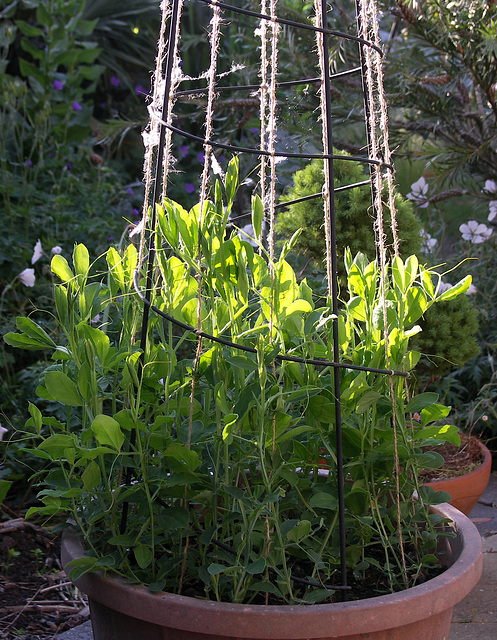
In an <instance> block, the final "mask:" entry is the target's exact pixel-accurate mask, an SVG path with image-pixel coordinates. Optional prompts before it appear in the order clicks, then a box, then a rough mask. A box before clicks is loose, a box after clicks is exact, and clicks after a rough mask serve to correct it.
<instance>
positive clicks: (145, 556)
mask: <svg viewBox="0 0 497 640" xmlns="http://www.w3.org/2000/svg"><path fill="white" fill-rule="evenodd" d="M133 553H134V554H135V558H136V562H137V563H138V566H139V567H140V569H146V568H147V567H148V566H149V565H150V563H151V562H152V559H153V557H154V554H153V553H152V549H150V547H147V546H146V545H144V544H141V543H140V544H138V545H137V546H136V547H135V548H134V549H133Z"/></svg>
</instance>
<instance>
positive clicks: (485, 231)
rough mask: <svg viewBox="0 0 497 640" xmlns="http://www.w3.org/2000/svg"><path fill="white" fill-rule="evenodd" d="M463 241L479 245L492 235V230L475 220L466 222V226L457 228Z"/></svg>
mask: <svg viewBox="0 0 497 640" xmlns="http://www.w3.org/2000/svg"><path fill="white" fill-rule="evenodd" d="M459 231H460V232H461V234H462V237H463V240H469V241H470V242H472V243H473V244H481V243H482V242H485V240H486V239H487V238H489V237H490V236H491V235H492V229H490V228H489V227H487V226H486V225H485V224H481V223H479V222H477V221H476V220H468V223H467V224H462V225H461V226H460V227H459Z"/></svg>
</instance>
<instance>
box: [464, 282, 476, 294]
mask: <svg viewBox="0 0 497 640" xmlns="http://www.w3.org/2000/svg"><path fill="white" fill-rule="evenodd" d="M477 291H478V289H477V288H476V287H475V285H474V284H470V285H469V288H468V290H467V291H466V295H467V296H472V295H474V294H475V293H476V292H477Z"/></svg>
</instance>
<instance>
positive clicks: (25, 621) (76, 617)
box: [0, 518, 89, 640]
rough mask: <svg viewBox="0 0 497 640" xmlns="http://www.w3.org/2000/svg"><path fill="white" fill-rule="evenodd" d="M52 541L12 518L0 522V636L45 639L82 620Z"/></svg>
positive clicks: (84, 612)
mask: <svg viewBox="0 0 497 640" xmlns="http://www.w3.org/2000/svg"><path fill="white" fill-rule="evenodd" d="M59 554H60V545H59V542H58V539H57V538H55V537H54V536H53V535H52V534H50V533H49V532H48V531H46V530H44V529H43V528H41V527H38V526H36V525H33V524H31V523H28V522H26V521H25V520H24V519H23V518H14V519H11V520H7V521H4V522H0V638H1V639H2V640H14V638H15V639H16V640H49V639H50V640H51V639H52V638H53V636H54V635H55V634H56V633H61V632H62V631H66V630H68V629H70V628H72V627H74V626H77V625H78V624H81V623H82V622H84V621H85V620H87V619H88V616H89V611H88V607H87V604H86V601H85V599H84V597H83V595H82V594H81V593H80V592H79V591H78V590H77V589H76V588H75V587H74V586H73V585H72V583H70V582H69V581H68V580H67V578H66V575H65V573H64V572H63V571H62V569H61V566H60V560H59Z"/></svg>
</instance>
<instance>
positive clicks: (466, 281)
mask: <svg viewBox="0 0 497 640" xmlns="http://www.w3.org/2000/svg"><path fill="white" fill-rule="evenodd" d="M471 280H472V278H471V276H466V277H465V278H463V279H462V280H460V281H459V282H458V283H457V284H455V285H454V286H453V287H451V288H450V289H447V291H444V292H443V293H442V295H440V296H438V297H437V302H438V301H439V300H452V299H453V298H456V297H457V296H458V295H460V294H461V293H466V291H467V290H468V289H469V287H470V285H471Z"/></svg>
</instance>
